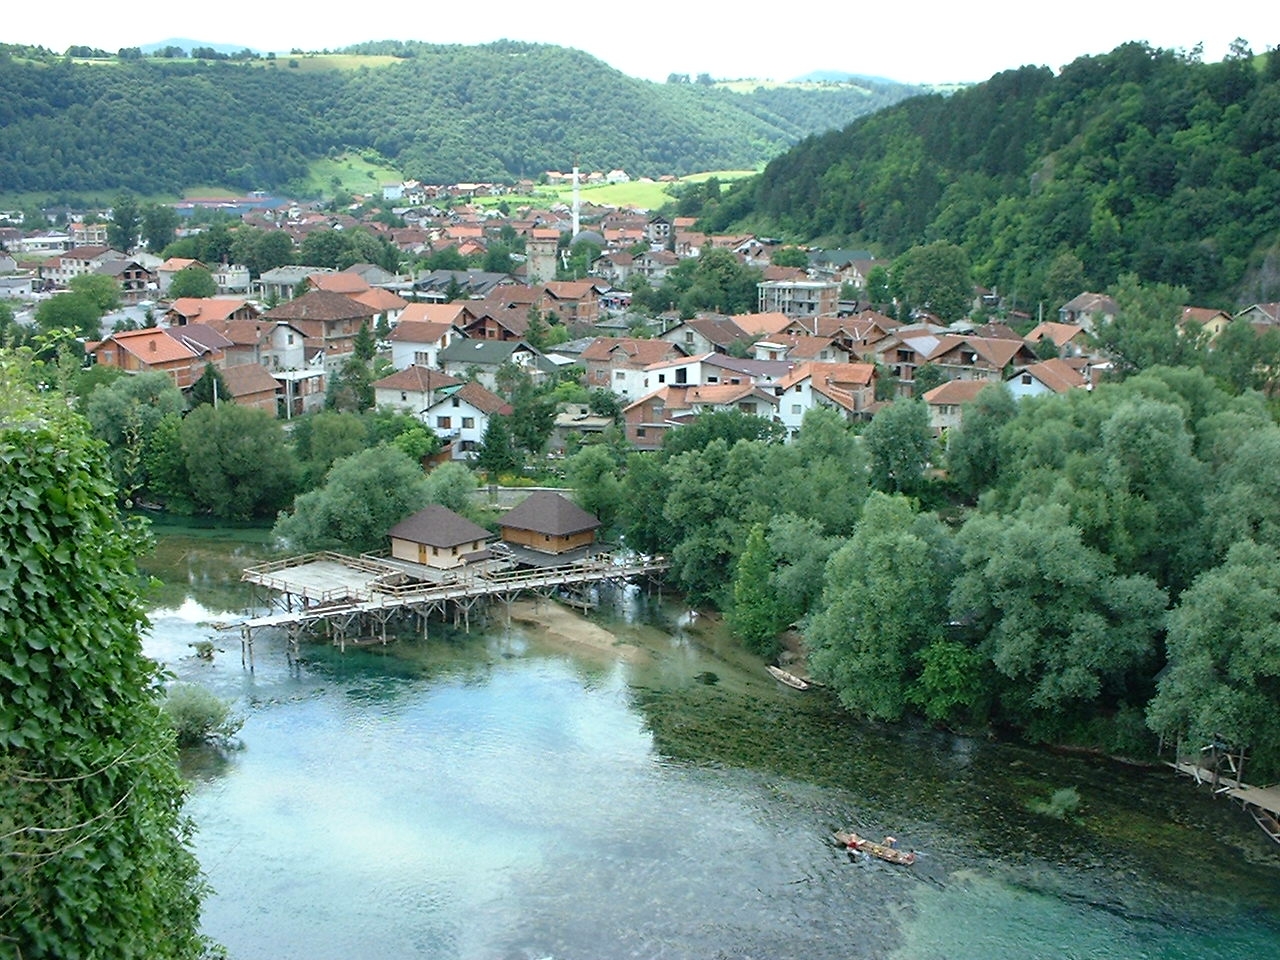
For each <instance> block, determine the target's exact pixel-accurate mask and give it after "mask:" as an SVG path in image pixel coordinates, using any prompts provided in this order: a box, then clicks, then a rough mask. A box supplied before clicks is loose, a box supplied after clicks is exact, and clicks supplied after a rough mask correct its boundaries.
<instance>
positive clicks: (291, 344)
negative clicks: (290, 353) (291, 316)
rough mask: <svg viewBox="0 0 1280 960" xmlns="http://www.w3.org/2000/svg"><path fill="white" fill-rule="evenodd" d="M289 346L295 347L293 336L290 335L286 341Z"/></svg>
mask: <svg viewBox="0 0 1280 960" xmlns="http://www.w3.org/2000/svg"><path fill="white" fill-rule="evenodd" d="M285 342H286V343H287V344H288V345H289V346H291V347H292V346H293V334H292V333H291V334H289V339H288V340H286V341H285Z"/></svg>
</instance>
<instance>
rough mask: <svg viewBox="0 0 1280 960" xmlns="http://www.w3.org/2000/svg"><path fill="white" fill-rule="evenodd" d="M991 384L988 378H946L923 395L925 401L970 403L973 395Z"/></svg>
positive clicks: (934, 402)
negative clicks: (944, 381) (946, 379)
mask: <svg viewBox="0 0 1280 960" xmlns="http://www.w3.org/2000/svg"><path fill="white" fill-rule="evenodd" d="M989 386H991V381H989V380H948V381H947V382H946V383H943V384H939V385H938V386H936V387H934V388H933V389H932V390H930V391H928V392H927V393H925V395H924V402H925V403H933V404H964V403H972V402H973V399H974V397H976V396H977V395H978V394H980V393H981V392H982V391H983V390H984V389H985V388H986V387H989Z"/></svg>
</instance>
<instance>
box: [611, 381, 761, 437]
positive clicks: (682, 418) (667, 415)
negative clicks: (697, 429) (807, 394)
mask: <svg viewBox="0 0 1280 960" xmlns="http://www.w3.org/2000/svg"><path fill="white" fill-rule="evenodd" d="M777 407H778V399H777V397H775V396H774V395H773V394H772V393H771V392H769V391H768V390H767V389H766V388H764V387H761V386H757V385H756V384H754V383H742V384H730V383H720V384H712V385H709V386H700V387H692V386H690V387H682V386H665V387H660V388H658V389H657V390H655V391H653V392H652V393H649V394H647V395H645V396H643V397H641V398H640V399H639V400H636V401H635V402H633V403H631V404H629V405H628V406H626V407H625V408H624V409H623V411H622V416H623V421H624V424H625V430H626V436H627V440H628V441H629V442H630V443H631V445H632V446H633V447H635V448H636V449H637V450H657V449H658V448H660V447H661V446H662V439H663V437H664V436H666V433H667V431H668V430H672V429H675V428H676V427H679V426H681V425H682V424H685V423H689V422H691V421H692V420H694V419H696V418H697V417H698V416H700V415H701V414H703V413H713V412H729V411H737V412H739V413H745V414H749V415H751V416H756V417H763V418H765V419H769V420H772V419H774V414H775V412H776V410H777Z"/></svg>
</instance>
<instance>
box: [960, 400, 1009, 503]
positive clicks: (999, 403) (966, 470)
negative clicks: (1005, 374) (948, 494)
mask: <svg viewBox="0 0 1280 960" xmlns="http://www.w3.org/2000/svg"><path fill="white" fill-rule="evenodd" d="M1017 413H1018V407H1017V402H1016V401H1015V400H1014V399H1013V394H1011V393H1010V392H1009V388H1008V387H1006V386H1005V385H1004V384H1003V383H993V384H991V385H990V386H987V387H983V388H982V390H981V392H979V394H978V395H977V396H976V397H974V398H973V402H972V403H970V404H968V405H966V406H965V408H964V419H963V420H962V421H961V424H960V427H959V429H957V430H952V431H951V432H950V433H949V434H948V435H947V472H948V474H949V476H950V478H951V480H952V481H953V482H954V483H955V485H956V487H957V488H958V489H959V490H960V491H961V492H962V493H964V494H965V495H966V496H968V497H969V498H970V499H971V500H976V499H977V498H978V494H980V493H981V492H982V491H983V490H986V489H987V488H988V487H990V486H992V485H993V484H994V483H995V482H996V479H997V478H998V477H999V476H1000V465H1001V457H1000V430H1001V429H1002V428H1003V427H1004V425H1005V424H1006V423H1008V422H1009V421H1010V420H1012V419H1013V418H1014V417H1015V416H1017Z"/></svg>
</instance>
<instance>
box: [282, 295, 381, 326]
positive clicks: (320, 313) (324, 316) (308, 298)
mask: <svg viewBox="0 0 1280 960" xmlns="http://www.w3.org/2000/svg"><path fill="white" fill-rule="evenodd" d="M375 312H376V311H375V310H374V309H373V308H372V307H369V306H367V305H365V304H363V303H361V302H360V301H358V300H353V299H351V298H350V297H348V296H346V295H344V294H341V293H329V292H328V291H326V290H308V291H307V292H306V293H304V294H303V295H302V296H300V297H295V298H294V299H293V300H290V301H288V302H287V303H282V304H280V306H278V307H276V308H274V309H272V310H268V311H267V312H266V313H265V314H263V316H265V317H267V318H268V319H270V320H359V319H366V318H369V317H372V316H373V315H374V313H375Z"/></svg>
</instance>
